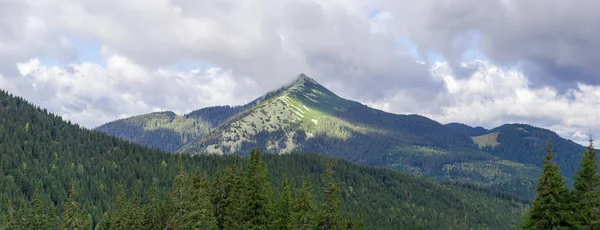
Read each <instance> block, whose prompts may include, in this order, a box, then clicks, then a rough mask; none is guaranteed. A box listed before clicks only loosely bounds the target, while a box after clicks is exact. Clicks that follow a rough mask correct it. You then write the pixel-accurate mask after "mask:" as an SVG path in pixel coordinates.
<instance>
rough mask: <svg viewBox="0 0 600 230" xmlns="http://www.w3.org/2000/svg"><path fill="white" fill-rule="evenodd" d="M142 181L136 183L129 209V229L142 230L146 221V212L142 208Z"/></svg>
mask: <svg viewBox="0 0 600 230" xmlns="http://www.w3.org/2000/svg"><path fill="white" fill-rule="evenodd" d="M141 189H142V181H139V180H138V182H137V183H136V185H135V187H134V189H133V197H132V199H131V203H130V205H129V208H128V209H127V219H128V220H129V221H128V229H142V228H143V221H144V210H143V208H142V203H141V202H142V195H141Z"/></svg>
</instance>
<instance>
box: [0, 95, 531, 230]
mask: <svg viewBox="0 0 600 230" xmlns="http://www.w3.org/2000/svg"><path fill="white" fill-rule="evenodd" d="M258 104H260V103H258ZM225 110H227V111H229V110H230V108H226V109H225ZM209 111H211V112H214V113H211V112H207V111H206V110H205V111H204V112H198V113H193V114H196V116H195V117H202V119H197V120H189V121H186V120H185V119H186V118H185V117H182V118H176V117H173V119H172V120H171V121H174V120H175V119H182V120H179V121H177V122H181V121H185V122H189V123H185V122H181V123H177V124H193V123H194V121H202V122H206V123H205V124H210V122H216V123H218V121H219V119H221V118H214V117H213V115H214V114H217V115H216V117H220V116H219V115H218V114H225V115H227V114H228V113H223V112H222V111H221V112H219V110H218V109H213V110H209ZM170 115H172V114H170V113H159V114H154V115H153V116H157V117H159V118H160V119H164V120H169V116H170ZM240 116H241V115H240ZM189 117H194V116H192V115H189ZM208 117H213V118H214V119H212V120H211V119H206V118H208ZM231 118H232V119H234V118H235V119H239V117H238V115H234V116H231ZM136 119H138V120H140V118H139V117H138V118H136ZM230 120H231V119H230ZM158 121H159V119H157V122H156V123H154V125H155V127H157V126H160V125H162V126H163V127H164V126H165V125H164V124H160V125H159V122H158ZM228 122H229V121H228ZM171 123H173V122H171ZM196 124H198V122H197V123H196ZM134 127H135V126H134ZM179 127H180V128H181V127H185V125H180V126H179ZM197 127H204V126H201V125H198V126H197ZM207 127H208V128H207V130H212V131H215V130H220V129H219V128H216V129H215V128H210V127H221V126H219V125H215V126H207ZM138 128H140V127H139V126H138ZM141 129H142V130H143V127H141ZM155 130H158V131H156V132H154V133H155V134H156V133H160V132H163V134H164V135H165V137H167V136H168V135H173V133H177V131H170V132H167V131H165V129H158V128H157V129H155ZM166 130H169V129H166ZM179 130H183V131H180V133H183V132H184V131H186V132H188V133H187V134H186V135H189V136H188V138H189V139H188V140H190V141H188V142H189V143H195V141H193V139H194V138H192V136H193V135H192V134H193V133H194V132H191V131H189V130H190V129H186V128H181V129H179ZM212 131H211V132H212ZM137 132H140V131H139V130H138V131H137ZM198 133H200V131H199V132H196V134H195V135H201V134H198ZM172 137H176V136H172ZM153 138H157V140H158V138H159V137H153ZM182 139H183V138H182ZM171 140H174V139H171ZM147 141H150V140H147ZM180 156H181V158H179V159H181V161H182V162H183V163H182V164H181V167H185V168H187V169H186V171H187V172H189V174H190V175H215V174H216V173H217V172H219V171H220V170H223V168H224V166H227V165H230V164H231V162H232V160H233V158H232V157H230V156H224V155H201V154H196V155H193V156H192V155H180ZM263 158H264V163H265V164H266V165H267V166H268V167H267V168H268V174H270V175H271V177H272V181H273V183H274V187H275V188H276V190H277V193H281V190H282V181H284V178H286V177H287V178H288V179H289V181H291V182H293V183H295V184H299V183H300V182H301V181H302V180H304V178H308V179H309V180H310V181H311V182H313V183H314V184H315V189H319V188H320V186H322V185H323V183H325V182H323V181H322V179H321V178H323V176H324V172H325V171H326V165H327V164H328V162H330V163H331V164H332V169H333V171H334V172H335V173H334V175H335V178H336V181H338V183H339V191H340V195H341V198H342V199H343V203H342V208H343V210H344V212H345V213H348V214H350V216H359V215H360V216H363V218H364V222H365V225H366V227H367V228H368V229H416V228H423V229H516V228H517V226H518V225H519V223H520V222H521V215H522V214H523V211H524V210H525V209H526V207H527V205H525V204H524V203H523V202H522V201H519V199H517V198H516V197H511V196H508V195H507V194H502V193H499V192H495V191H490V190H481V189H480V188H473V187H472V186H468V185H461V184H440V183H436V182H434V181H432V180H429V179H427V178H423V177H417V176H412V175H408V174H405V173H400V172H397V171H394V170H389V169H381V168H375V167H367V166H361V165H357V164H352V163H350V162H348V161H346V160H343V159H336V158H332V157H327V156H323V155H320V154H305V153H302V154H279V155H268V154H267V155H265V156H264V157H263ZM237 159H238V164H239V165H240V167H244V166H245V165H247V163H246V162H247V161H248V159H247V158H245V157H242V158H237ZM178 172H181V171H180V169H178V156H176V155H174V154H169V153H166V152H163V151H161V150H157V149H151V148H148V147H144V146H141V145H138V144H135V143H131V142H128V141H124V140H121V139H119V138H116V137H111V136H109V135H107V134H105V133H101V132H97V131H93V130H88V129H85V128H82V127H79V126H78V125H76V124H71V123H70V122H67V121H64V120H63V119H62V118H61V117H59V116H56V115H54V114H51V113H49V112H48V111H46V110H45V109H40V108H39V107H36V106H34V105H32V104H30V103H28V102H27V101H25V100H24V99H22V98H18V97H15V96H12V95H10V94H8V93H6V92H4V91H2V90H0V229H11V228H10V226H7V225H8V223H7V222H5V220H8V219H9V218H6V217H7V216H11V213H12V215H13V216H14V215H15V213H14V210H15V209H13V207H15V208H18V209H20V210H23V211H22V212H18V213H17V215H20V216H23V217H24V218H30V217H31V218H35V219H36V220H39V219H40V216H42V217H43V216H62V213H66V212H63V210H65V207H66V205H67V203H69V204H73V203H75V204H77V207H78V209H80V210H81V211H82V215H84V213H85V214H87V215H85V216H83V218H85V219H86V224H89V228H87V227H86V229H93V226H94V225H96V229H98V225H99V222H100V220H101V219H105V218H103V216H104V217H105V216H107V215H108V214H107V212H108V211H110V210H111V209H114V208H115V207H114V206H115V204H114V202H115V201H122V202H121V203H127V204H128V205H127V207H132V208H135V207H137V206H136V204H137V205H139V203H140V201H146V200H149V199H150V197H151V196H152V195H151V194H152V192H151V191H152V189H151V187H153V186H156V190H154V191H155V192H156V193H157V194H154V195H157V196H158V197H159V199H158V200H159V201H161V202H162V201H165V200H167V199H169V197H170V195H169V196H168V193H169V188H170V187H171V185H173V184H174V179H173V178H174V177H175V175H177V174H178ZM194 183H195V182H194ZM210 183H213V182H212V181H211V182H210ZM214 183H216V182H214ZM71 186H72V188H73V190H71V191H77V192H76V193H73V192H70V191H69V190H70V189H69V188H71ZM123 187H126V188H129V192H127V194H122V195H121V196H119V195H118V194H119V192H118V191H120V188H123ZM132 188H133V189H132ZM124 193H125V192H124ZM211 193H212V191H211ZM317 194H319V193H317ZM70 195H73V197H74V199H75V201H69V202H66V201H67V197H68V196H69V198H70V197H71V196H70ZM213 195H215V196H217V195H219V194H213ZM119 197H120V198H119ZM315 199H317V201H319V200H322V199H323V197H315ZM163 203H164V202H163ZM10 204H12V205H10ZM129 204H131V206H130V205H129ZM116 205H117V206H118V205H119V204H118V203H117V204H116ZM160 207H167V206H164V204H163V205H162V206H160ZM46 214H49V215H46ZM127 215H129V214H127ZM63 218H64V217H63ZM25 220H28V219H25ZM19 221H21V220H19ZM42 221H43V222H54V224H57V223H56V222H57V221H58V220H57V219H43V220H42ZM149 227H152V226H149ZM37 229H40V228H37ZM149 229H151V228H149Z"/></svg>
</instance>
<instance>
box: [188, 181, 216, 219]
mask: <svg viewBox="0 0 600 230" xmlns="http://www.w3.org/2000/svg"><path fill="white" fill-rule="evenodd" d="M191 192H192V199H191V200H190V204H191V206H190V210H189V211H188V212H187V213H186V214H185V215H184V216H183V219H184V220H186V221H187V220H189V222H190V227H191V228H192V229H207V230H216V229H217V219H216V218H215V215H214V212H213V208H212V204H211V202H210V194H209V188H208V180H207V179H206V178H205V177H204V176H202V175H200V174H198V175H197V176H196V177H194V189H193V191H191Z"/></svg>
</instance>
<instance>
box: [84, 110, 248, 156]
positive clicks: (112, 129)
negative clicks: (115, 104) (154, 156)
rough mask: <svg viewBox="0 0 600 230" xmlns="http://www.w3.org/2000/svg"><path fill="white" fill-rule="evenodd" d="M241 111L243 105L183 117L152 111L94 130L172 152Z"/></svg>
mask: <svg viewBox="0 0 600 230" xmlns="http://www.w3.org/2000/svg"><path fill="white" fill-rule="evenodd" d="M242 109H243V107H242V106H235V107H231V106H215V107H208V108H204V109H200V110H196V111H194V112H191V113H189V114H186V115H184V116H178V115H176V114H175V113H173V112H170V111H167V112H155V113H150V114H144V115H139V116H134V117H130V118H126V119H120V120H116V121H113V122H109V123H107V124H104V125H101V126H100V127H98V128H96V129H97V130H98V131H102V132H105V133H109V134H111V135H114V136H117V137H120V138H123V139H125V140H128V141H133V142H136V143H139V144H142V145H144V146H148V147H152V148H157V149H160V150H164V151H168V152H174V151H176V150H178V149H179V148H181V146H183V145H185V144H186V143H188V142H191V141H195V140H197V139H199V138H201V137H202V136H203V135H205V134H207V133H209V132H210V131H212V130H214V129H215V128H216V127H217V126H219V125H220V124H221V123H223V122H224V121H225V120H227V119H229V117H231V116H233V115H234V114H236V113H237V112H239V111H241V110H242Z"/></svg>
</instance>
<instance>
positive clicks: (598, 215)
mask: <svg viewBox="0 0 600 230" xmlns="http://www.w3.org/2000/svg"><path fill="white" fill-rule="evenodd" d="M589 142H590V144H589V146H588V148H587V151H586V152H584V153H583V158H582V159H581V161H580V165H581V169H580V170H579V171H577V174H576V175H575V183H574V184H573V185H574V187H575V198H576V199H575V200H576V204H575V205H576V206H575V210H576V213H577V221H578V223H579V224H581V225H582V226H583V227H593V229H600V210H599V208H600V191H599V190H598V186H599V185H600V176H598V165H597V163H598V158H597V156H596V151H595V150H594V143H593V141H592V140H591V138H590V141H589Z"/></svg>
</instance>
